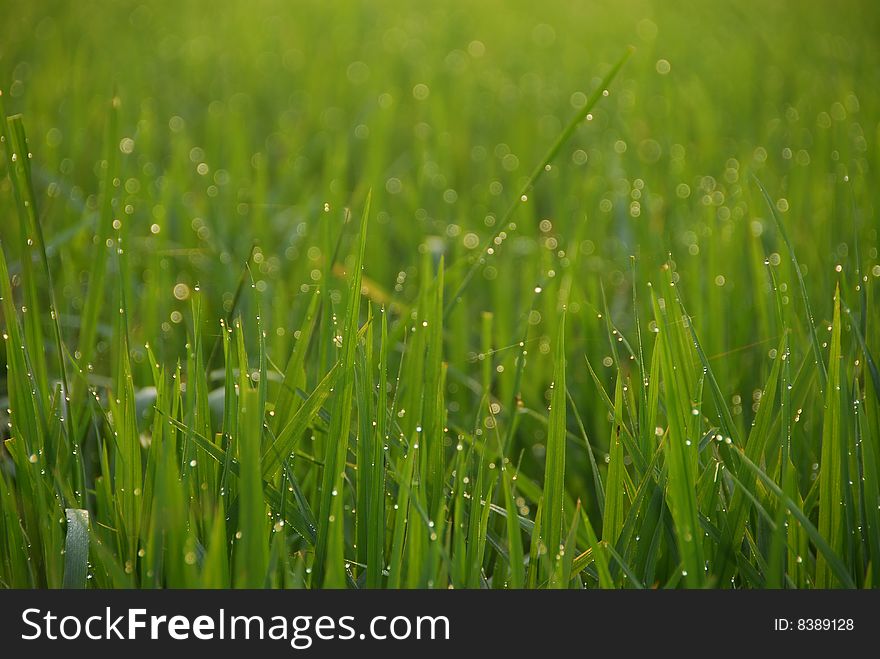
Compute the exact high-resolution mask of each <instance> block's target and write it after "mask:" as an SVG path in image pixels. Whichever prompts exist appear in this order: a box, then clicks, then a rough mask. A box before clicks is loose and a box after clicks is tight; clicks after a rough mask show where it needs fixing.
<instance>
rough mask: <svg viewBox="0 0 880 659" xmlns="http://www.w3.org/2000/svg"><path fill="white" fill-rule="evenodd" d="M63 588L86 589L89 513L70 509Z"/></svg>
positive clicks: (68, 511) (66, 513)
mask: <svg viewBox="0 0 880 659" xmlns="http://www.w3.org/2000/svg"><path fill="white" fill-rule="evenodd" d="M64 512H65V515H66V517H67V538H66V540H65V542H64V584H63V586H62V587H63V588H80V589H81V588H85V587H86V581H87V577H88V571H89V511H88V510H81V509H77V508H68V509H67V510H65V511H64Z"/></svg>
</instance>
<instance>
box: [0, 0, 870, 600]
mask: <svg viewBox="0 0 880 659" xmlns="http://www.w3.org/2000/svg"><path fill="white" fill-rule="evenodd" d="M332 5H337V6H332ZM0 16H2V19H3V20H2V24H0V88H2V91H3V95H2V97H0V101H2V107H0V114H2V115H3V117H2V119H4V120H3V121H2V122H0V124H2V129H3V133H2V142H3V143H2V145H0V146H2V148H0V152H2V153H3V156H2V158H0V162H2V164H0V175H2V180H0V246H2V250H0V298H2V301H0V327H2V337H3V341H2V342H0V362H2V363H5V367H6V368H5V370H6V377H5V378H4V379H3V380H0V422H2V429H0V440H2V448H0V586H2V587H49V588H57V587H71V588H77V587H102V588H119V587H138V588H161V587H169V588H178V587H212V588H213V587H258V588H261V587H273V588H274V587H284V588H291V587H292V588H299V587H311V588H320V587H352V588H353V587H362V588H413V587H418V588H597V587H598V588H675V587H687V588H705V587H709V588H828V587H849V588H869V587H876V586H878V585H880V575H878V574H877V570H878V569H880V371H878V366H877V362H878V360H880V306H878V303H877V292H878V285H880V259H878V228H880V223H878V220H877V213H878V206H877V204H878V200H880V197H878V189H877V174H876V172H877V167H878V166H880V163H878V156H880V151H878V148H880V6H878V5H877V4H876V3H872V2H854V1H853V2H850V1H847V0H843V1H841V2H836V3H818V2H816V3H812V2H811V3H798V2H794V1H791V2H787V1H782V0H779V1H774V2H756V1H753V0H747V1H745V2H732V1H727V0H725V1H723V2H697V1H696V0H688V1H682V2H676V3H668V2H661V1H659V0H658V1H656V2H651V1H648V0H638V1H636V0H633V1H627V2H616V1H611V0H607V1H606V0H590V1H571V2H565V1H562V0H549V1H547V2H542V3H538V4H536V3H534V2H525V1H523V0H513V1H507V2H501V1H500V0H486V1H485V2H479V3H474V2H464V1H461V0H452V1H450V2H444V3H433V2H425V3H403V2H391V1H390V0H381V1H377V2H345V3H327V2H320V1H317V0H298V1H297V2H281V1H274V0H271V1H270V0H250V1H249V2H229V3H222V4H218V3H208V2H201V1H194V2H165V1H160V2H152V3H144V4H138V3H130V2H111V1H110V0H83V1H82V2H75V3H69V2H63V1H61V0H58V1H54V0H36V1H33V2H18V3H12V2H8V1H5V2H0ZM7 116H8V119H6V117H7Z"/></svg>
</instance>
